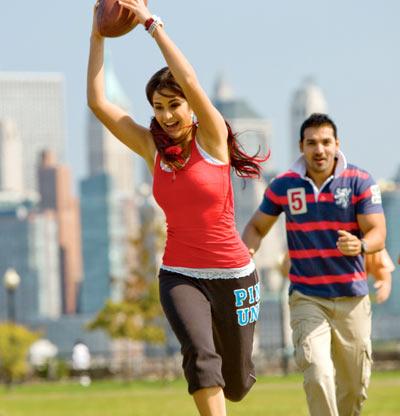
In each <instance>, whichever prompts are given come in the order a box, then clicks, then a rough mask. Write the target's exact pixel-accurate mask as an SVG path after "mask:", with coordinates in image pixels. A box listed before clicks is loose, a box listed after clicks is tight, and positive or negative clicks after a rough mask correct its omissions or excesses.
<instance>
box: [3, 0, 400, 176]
mask: <svg viewBox="0 0 400 416" xmlns="http://www.w3.org/2000/svg"><path fill="white" fill-rule="evenodd" d="M0 2H1V7H0V71H18V72H20V71H29V72H59V73H62V74H64V76H65V93H66V118H67V128H68V130H67V136H66V140H67V143H66V162H67V163H68V164H69V165H70V166H71V167H72V169H73V173H74V177H75V179H76V180H78V179H80V178H82V177H83V176H84V175H85V173H86V146H85V134H86V118H87V112H88V109H87V106H86V85H85V84H86V66H87V55H88V48H89V37H90V29H91V21H92V8H93V4H94V2H93V1H91V0H69V1H60V0H40V1H36V2H31V1H27V0H23V1H5V0H0ZM149 9H150V11H151V12H152V13H154V14H157V15H158V16H161V17H162V19H163V20H164V22H165V25H166V30H167V31H168V33H169V35H170V36H171V37H172V39H173V40H174V41H175V42H176V43H177V45H178V46H179V47H180V48H181V49H182V51H183V52H184V53H185V55H186V56H187V58H188V59H189V61H190V62H191V63H192V65H193V66H194V68H195V70H196V72H197V75H198V78H199V79H200V81H201V83H202V85H203V87H204V88H205V90H206V91H207V92H208V93H209V94H210V95H212V92H213V86H214V83H215V80H216V78H217V77H218V76H219V75H220V74H221V73H222V74H224V76H225V77H226V79H227V81H228V82H229V83H230V84H231V86H232V88H233V90H234V93H235V96H237V97H239V98H243V99H245V100H247V101H248V102H249V104H250V105H251V106H252V107H253V108H254V109H255V110H256V111H257V112H258V113H259V114H260V115H261V116H262V117H265V118H267V119H268V120H270V122H271V125H272V130H273V133H272V134H273V137H272V144H271V151H272V158H273V163H274V166H275V167H276V168H277V169H278V170H280V171H282V170H285V169H287V168H288V167H289V140H290V137H289V135H290V124H289V120H290V119H289V107H290V100H291V97H292V94H293V91H294V90H295V89H297V88H298V87H299V86H300V85H301V84H302V82H303V80H304V79H305V78H307V77H310V76H311V77H312V78H313V79H314V80H315V82H316V83H317V84H318V85H319V87H320V88H321V89H322V91H323V93H324V95H325V98H326V100H327V103H328V111H329V114H330V116H331V117H332V118H333V119H334V120H335V122H336V124H337V126H338V134H339V137H340V139H341V148H342V150H343V151H344V153H345V154H346V156H347V159H348V160H349V161H350V162H351V163H354V164H356V165H359V166H360V167H362V168H364V169H366V170H368V171H369V172H370V173H371V174H372V175H373V176H374V177H375V178H376V179H379V178H390V177H393V176H394V175H395V173H396V171H397V169H398V167H399V166H400V129H399V120H400V46H399V45H400V25H399V19H400V1H398V0H381V1H377V0H335V1H333V0H330V1H329V0H303V1H295V0H281V1H269V0H248V1H246V2H239V1H231V0H203V1H202V2H195V1H191V0H169V1H166V0H163V1H162V0H149ZM107 45H108V47H109V48H110V50H111V54H112V59H113V64H114V68H115V71H116V73H117V76H118V78H119V80H120V83H121V84H122V86H123V88H124V90H125V91H126V95H127V96H128V97H129V99H130V100H131V102H132V107H133V115H134V117H135V119H136V120H137V121H138V122H140V123H142V124H144V125H147V124H148V122H149V120H150V116H151V108H150V107H149V105H148V103H147V101H146V99H145V94H144V87H145V84H146V82H147V80H148V79H149V78H150V76H151V75H152V74H153V73H154V72H155V71H156V70H158V69H159V68H160V67H162V66H164V63H163V59H162V56H161V54H160V52H159V51H158V48H157V45H156V44H155V42H154V40H153V39H152V38H151V37H150V36H149V35H148V34H147V33H146V32H145V31H144V30H143V28H142V27H138V28H136V29H134V30H133V31H132V32H131V33H129V34H128V35H126V36H123V37H120V38H116V39H109V40H107ZM0 98H1V97H0Z"/></svg>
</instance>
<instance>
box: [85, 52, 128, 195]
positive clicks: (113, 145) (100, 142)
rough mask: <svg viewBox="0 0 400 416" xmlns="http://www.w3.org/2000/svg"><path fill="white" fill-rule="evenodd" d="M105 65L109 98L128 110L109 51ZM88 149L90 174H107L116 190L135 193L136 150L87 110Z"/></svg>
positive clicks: (126, 100) (126, 193)
mask: <svg viewBox="0 0 400 416" xmlns="http://www.w3.org/2000/svg"><path fill="white" fill-rule="evenodd" d="M104 66H105V69H104V77H105V86H106V95H107V98H108V99H109V100H110V101H111V102H112V103H114V104H116V105H118V106H119V107H121V108H123V109H125V110H126V111H128V112H129V110H130V107H131V105H130V102H129V100H128V99H127V97H126V96H125V94H124V92H123V89H122V87H121V85H120V84H119V82H118V79H117V77H116V75H115V72H114V69H113V67H112V63H111V58H110V54H109V52H108V50H106V55H105V64H104ZM87 148H88V152H87V154H88V167H89V174H88V176H89V177H91V176H96V175H98V174H102V173H106V174H108V175H110V176H111V177H112V178H113V182H114V186H115V190H116V192H120V193H124V194H125V195H132V194H133V192H134V186H135V183H134V162H133V161H134V159H133V152H132V150H130V149H129V148H128V147H127V146H125V145H124V144H122V143H121V142H120V141H119V140H118V139H116V137H115V136H114V135H113V134H112V133H111V132H110V131H109V130H108V129H107V128H106V127H105V126H104V125H103V124H102V123H101V122H100V121H99V120H98V119H97V118H96V117H95V115H94V114H93V113H92V112H91V111H89V113H88V130H87Z"/></svg>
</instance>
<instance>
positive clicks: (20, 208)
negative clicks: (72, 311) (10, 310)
mask: <svg viewBox="0 0 400 416" xmlns="http://www.w3.org/2000/svg"><path fill="white" fill-rule="evenodd" d="M35 207H36V202H35V201H32V200H24V199H23V198H21V197H16V196H13V195H10V194H9V193H0V235H1V236H2V237H3V238H1V239H0V275H1V276H3V274H4V272H5V271H6V270H7V269H8V268H9V267H11V268H14V269H15V270H16V271H17V273H18V274H19V275H20V277H21V282H20V285H19V287H18V288H17V289H16V290H15V302H16V308H15V309H16V320H17V321H19V322H28V321H31V320H35V319H57V318H58V317H59V316H60V314H61V287H60V281H61V277H60V273H59V270H60V265H59V250H58V229H57V221H56V218H55V216H54V214H53V213H52V212H51V211H46V212H41V213H38V212H37V211H36V209H35ZM5 309H6V293H5V289H4V287H3V285H0V314H1V315H2V317H5V316H6V310H5Z"/></svg>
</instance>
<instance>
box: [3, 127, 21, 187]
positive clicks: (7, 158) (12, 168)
mask: <svg viewBox="0 0 400 416" xmlns="http://www.w3.org/2000/svg"><path fill="white" fill-rule="evenodd" d="M22 172H23V167H22V141H21V137H20V135H19V133H18V129H17V126H16V124H15V123H14V122H13V121H12V120H11V119H2V120H1V119H0V190H1V191H12V192H18V193H22V192H23V190H24V180H23V175H22Z"/></svg>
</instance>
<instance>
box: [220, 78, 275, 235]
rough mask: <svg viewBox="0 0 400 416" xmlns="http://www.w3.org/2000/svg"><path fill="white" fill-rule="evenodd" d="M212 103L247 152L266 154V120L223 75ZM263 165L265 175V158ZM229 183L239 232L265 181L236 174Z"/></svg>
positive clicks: (268, 126)
mask: <svg viewBox="0 0 400 416" xmlns="http://www.w3.org/2000/svg"><path fill="white" fill-rule="evenodd" d="M213 102H214V105H215V107H216V108H217V109H218V110H219V111H220V113H221V114H222V115H223V116H224V118H225V119H226V120H227V121H228V122H229V124H230V125H231V127H232V130H233V131H234V132H235V133H238V140H239V142H240V143H241V144H242V146H243V148H244V150H245V151H246V152H247V153H248V154H249V155H254V154H256V153H257V151H260V155H266V154H267V152H268V150H269V148H270V142H271V124H270V122H269V121H268V120H267V119H265V118H262V117H261V116H260V115H259V114H258V113H257V112H256V111H255V110H254V109H253V108H251V106H250V105H249V104H248V103H247V102H246V101H245V100H243V99H241V98H236V97H235V96H234V94H233V92H232V88H231V87H230V85H229V84H228V83H227V82H226V80H225V78H223V77H220V78H218V79H217V82H216V84H215V88H214V99H213ZM263 168H264V173H265V174H266V173H267V172H269V171H271V168H272V167H271V161H270V160H268V161H267V162H266V163H265V164H264V165H263ZM232 183H233V187H234V193H235V219H236V225H237V227H238V229H239V231H240V232H241V231H243V228H244V226H245V224H246V223H247V221H248V220H249V218H250V217H251V215H252V214H253V213H254V211H255V210H256V208H257V206H258V205H259V203H260V202H261V196H262V194H263V191H264V189H265V185H266V183H265V181H264V180H262V179H261V180H256V179H251V180H247V179H241V178H239V177H238V176H237V175H236V174H233V175H232Z"/></svg>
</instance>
